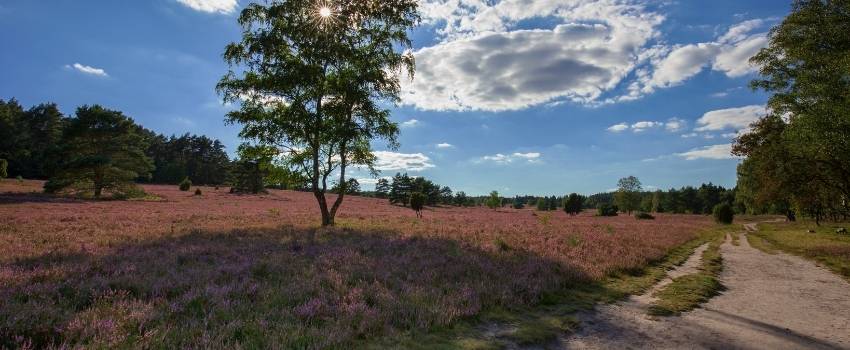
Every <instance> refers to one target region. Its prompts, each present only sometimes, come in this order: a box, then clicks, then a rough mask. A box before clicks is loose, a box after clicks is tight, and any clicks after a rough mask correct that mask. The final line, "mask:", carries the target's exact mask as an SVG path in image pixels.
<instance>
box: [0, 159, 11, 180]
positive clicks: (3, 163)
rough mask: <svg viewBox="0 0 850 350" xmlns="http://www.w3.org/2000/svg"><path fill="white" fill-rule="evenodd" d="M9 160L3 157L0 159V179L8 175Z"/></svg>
mask: <svg viewBox="0 0 850 350" xmlns="http://www.w3.org/2000/svg"><path fill="white" fill-rule="evenodd" d="M8 169H9V161H8V160H5V159H0V179H5V178H6V177H8V176H9V173H8Z"/></svg>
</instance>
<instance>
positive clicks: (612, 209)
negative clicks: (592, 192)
mask: <svg viewBox="0 0 850 350" xmlns="http://www.w3.org/2000/svg"><path fill="white" fill-rule="evenodd" d="M619 211H620V209H619V208H617V206H616V205H610V204H600V205H599V207H598V208H596V216H617V212H619Z"/></svg>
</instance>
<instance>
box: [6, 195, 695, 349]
mask: <svg viewBox="0 0 850 350" xmlns="http://www.w3.org/2000/svg"><path fill="white" fill-rule="evenodd" d="M40 186H41V183H40V182H37V181H23V182H19V181H15V180H4V181H2V182H0V347H13V348H14V347H34V348H43V347H62V346H69V347H76V346H83V347H110V348H111V347H199V348H255V347H282V348H328V347H331V348H346V347H351V346H356V345H357V344H364V343H366V342H371V341H373V340H375V339H380V338H386V337H393V336H397V335H400V334H409V333H410V332H429V331H430V330H434V329H440V328H442V327H446V326H451V325H452V324H455V323H456V322H459V321H468V320H474V319H476V317H478V316H480V315H481V314H482V313H484V312H486V311H487V310H493V309H495V308H499V309H506V310H511V309H516V308H523V307H528V306H533V305H536V304H539V303H540V302H541V300H543V299H545V298H546V297H547V296H548V295H552V294H557V293H560V292H562V291H564V290H567V289H570V288H573V287H577V286H582V285H587V284H590V283H595V282H597V281H600V280H602V279H604V278H606V277H607V276H610V275H612V274H617V273H624V272H625V273H636V271H640V270H641V269H642V268H643V267H645V266H646V265H647V264H650V263H652V262H655V261H659V260H660V259H662V258H664V257H665V256H666V255H667V254H668V253H669V252H671V251H672V250H674V249H675V248H676V247H679V246H681V245H683V244H685V243H688V242H690V241H692V240H693V239H695V238H696V237H698V236H699V233H700V232H701V231H702V230H703V229H704V228H707V227H710V226H711V225H712V222H711V219H710V218H709V217H707V216H700V215H665V214H658V215H657V217H656V219H655V220H636V219H635V218H634V217H631V216H626V215H621V216H618V217H596V216H593V215H592V213H589V212H585V213H582V214H580V215H577V216H569V215H567V214H566V213H564V212H563V211H557V212H536V211H534V210H531V209H519V210H515V209H508V208H502V209H498V210H491V209H487V208H483V207H471V208H457V207H451V208H449V207H445V208H444V207H437V208H427V209H426V210H425V211H424V218H422V219H417V218H416V214H415V213H414V212H413V211H412V210H410V209H408V208H404V207H399V206H391V205H389V204H388V203H387V202H386V200H383V199H374V198H364V197H356V196H354V197H347V198H346V202H345V204H344V205H343V207H342V209H341V212H340V214H339V216H338V219H337V226H336V227H333V228H320V225H319V221H318V210H317V208H316V205H315V199H314V198H313V196H312V194H311V193H303V192H293V191H278V190H271V191H270V193H269V194H266V195H258V196H245V195H234V194H229V193H228V190H227V188H224V187H222V188H220V189H215V188H211V187H199V188H200V189H201V191H202V193H203V194H202V195H200V196H195V195H193V194H192V193H193V191H194V188H193V189H192V191H189V192H181V191H179V190H178V189H177V186H159V185H145V186H144V188H145V190H146V191H147V192H148V193H150V194H152V195H154V196H155V198H153V197H152V198H148V199H147V200H140V201H139V200H137V201H89V200H78V199H69V198H61V197H52V196H47V195H43V194H40V193H35V191H39V190H40Z"/></svg>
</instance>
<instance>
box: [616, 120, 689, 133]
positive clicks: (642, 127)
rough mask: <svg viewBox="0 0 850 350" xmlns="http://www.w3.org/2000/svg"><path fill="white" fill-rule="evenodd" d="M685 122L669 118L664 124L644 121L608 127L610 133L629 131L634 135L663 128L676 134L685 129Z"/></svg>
mask: <svg viewBox="0 0 850 350" xmlns="http://www.w3.org/2000/svg"><path fill="white" fill-rule="evenodd" d="M686 124H687V122H686V121H684V120H682V119H679V118H670V119H668V120H667V121H666V122H659V121H651V120H644V121H639V122H636V123H632V124H631V125H629V124H626V123H619V124H614V125H611V126H609V127H608V129H607V130H608V131H610V132H623V131H626V130H629V129H631V130H632V132H634V133H640V132H644V131H646V130H649V129H654V128H660V127H664V129H666V130H667V131H669V132H678V131H681V130H682V129H684V128H685V125H686Z"/></svg>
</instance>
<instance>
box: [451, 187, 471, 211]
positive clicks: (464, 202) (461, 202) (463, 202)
mask: <svg viewBox="0 0 850 350" xmlns="http://www.w3.org/2000/svg"><path fill="white" fill-rule="evenodd" d="M470 202H471V198H469V197H467V196H466V192H463V191H458V192H457V193H455V198H454V205H456V206H459V207H468V206H472V205H473V204H474V203H470Z"/></svg>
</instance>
